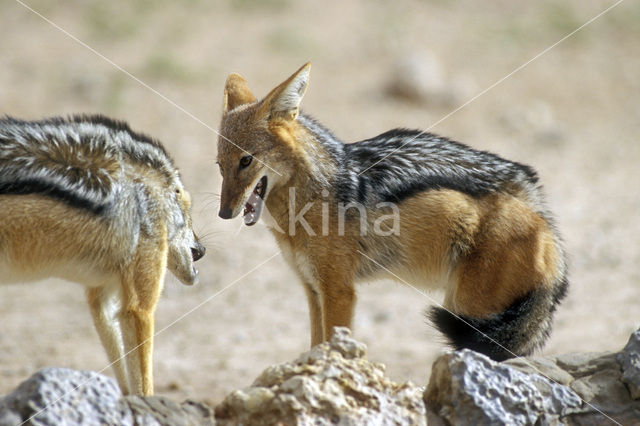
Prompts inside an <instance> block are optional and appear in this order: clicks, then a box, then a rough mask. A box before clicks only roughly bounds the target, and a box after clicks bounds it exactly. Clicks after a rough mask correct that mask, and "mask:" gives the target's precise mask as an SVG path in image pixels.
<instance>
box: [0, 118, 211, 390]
mask: <svg viewBox="0 0 640 426" xmlns="http://www.w3.org/2000/svg"><path fill="white" fill-rule="evenodd" d="M190 209H191V206H190V198H189V194H188V192H187V191H186V190H185V189H184V187H183V185H182V182H181V180H180V176H179V174H178V171H177V169H176V168H175V166H174V164H173V161H172V160H171V158H170V157H169V156H168V155H167V153H166V151H165V150H164V148H163V147H162V145H161V144H160V143H159V142H158V141H156V140H153V139H151V138H149V137H147V136H145V135H142V134H139V133H135V132H133V131H131V129H130V128H129V127H128V125H126V124H125V123H122V122H117V121H113V120H110V119H108V118H105V117H102V116H76V117H73V118H70V119H68V120H65V119H60V118H53V119H49V120H45V121H36V122H27V121H20V120H15V119H12V118H4V119H0V216H1V217H0V281H1V282H26V281H33V280H39V279H42V278H46V277H51V276H54V277H60V278H64V279H67V280H70V281H74V282H78V283H81V284H83V285H85V286H86V287H87V299H88V302H89V306H90V310H91V314H92V316H93V320H94V323H95V326H96V329H97V331H98V334H99V336H100V339H101V341H102V343H103V345H104V347H105V349H106V351H107V355H108V357H109V360H110V362H112V363H113V366H114V369H115V373H116V377H117V379H118V382H119V384H120V387H121V388H122V390H123V392H124V393H135V394H144V395H150V394H152V393H153V375H152V357H151V355H152V349H153V326H154V312H155V307H156V304H157V301H158V297H159V295H160V292H161V290H162V286H163V283H164V275H165V270H166V268H167V267H168V268H169V269H170V270H171V271H172V272H173V273H174V275H176V277H177V278H178V279H180V280H181V281H182V282H183V283H185V284H193V283H194V282H195V281H196V279H197V271H196V270H195V268H194V265H193V262H194V260H197V259H198V258H200V257H201V256H202V255H203V254H204V247H203V246H202V245H201V244H200V243H199V241H198V239H197V237H196V236H195V234H194V233H193V230H192V227H191V213H190ZM44 296H45V295H39V294H32V296H31V297H34V298H39V297H44ZM17 303H19V301H18V302H17ZM125 355H126V357H125Z"/></svg>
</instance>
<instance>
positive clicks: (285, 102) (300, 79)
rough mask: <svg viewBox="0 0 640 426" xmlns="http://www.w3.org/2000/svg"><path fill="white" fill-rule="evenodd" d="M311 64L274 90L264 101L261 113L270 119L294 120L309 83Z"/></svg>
mask: <svg viewBox="0 0 640 426" xmlns="http://www.w3.org/2000/svg"><path fill="white" fill-rule="evenodd" d="M310 70H311V63H310V62H307V63H306V64H304V65H303V66H302V67H301V68H300V69H299V70H298V71H296V72H295V73H293V75H292V76H291V77H289V78H288V79H286V80H285V81H284V82H283V83H282V84H280V85H279V86H278V87H276V88H275V89H273V90H272V91H271V92H270V93H269V94H268V95H267V96H266V97H265V98H264V101H262V105H261V106H260V112H262V113H263V114H265V115H267V117H269V118H274V117H282V118H285V119H288V120H293V119H295V118H296V117H297V116H298V108H299V107H300V102H302V97H303V96H304V92H306V90H307V84H308V83H309V71H310Z"/></svg>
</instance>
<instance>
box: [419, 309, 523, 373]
mask: <svg viewBox="0 0 640 426" xmlns="http://www.w3.org/2000/svg"><path fill="white" fill-rule="evenodd" d="M426 315H427V318H428V319H429V320H430V321H431V322H432V323H433V324H434V326H435V327H436V328H437V329H438V330H439V331H440V332H441V333H442V334H444V336H445V337H446V338H447V340H448V341H449V344H450V345H451V346H453V348H454V349H456V350H461V349H471V350H474V351H476V352H480V353H481V354H484V355H486V356H488V357H489V358H491V359H492V360H494V361H504V360H506V359H509V358H513V357H514V356H516V354H514V353H512V352H511V351H509V349H508V348H506V347H504V346H503V345H502V344H501V343H500V342H498V341H496V340H495V339H494V338H492V337H491V334H492V333H491V330H486V325H487V324H486V323H485V324H483V322H484V321H483V320H479V319H476V318H471V317H468V316H463V315H456V314H454V313H452V312H450V311H448V310H446V309H443V308H439V307H435V306H434V307H432V308H431V309H429V311H428V312H427V314H426Z"/></svg>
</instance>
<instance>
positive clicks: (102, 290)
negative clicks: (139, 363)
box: [86, 287, 131, 395]
mask: <svg viewBox="0 0 640 426" xmlns="http://www.w3.org/2000/svg"><path fill="white" fill-rule="evenodd" d="M86 295H87V301H88V303H89V310H90V312H91V316H92V318H93V323H94V325H95V327H96V331H97V332H98V336H99V337H100V341H101V342H102V346H104V349H105V351H106V352H107V357H108V358H109V362H110V364H111V366H112V367H113V370H114V372H115V375H116V380H118V384H119V385H120V389H121V390H122V393H123V394H125V395H126V394H129V393H130V389H131V388H130V384H129V381H128V379H127V377H128V375H127V369H126V365H125V361H124V353H125V352H124V343H123V341H122V335H121V333H120V325H119V319H118V316H117V312H116V309H119V307H118V304H119V303H120V302H121V301H120V300H114V298H119V295H118V294H117V290H115V289H113V288H112V287H111V288H110V287H92V288H89V289H87V293H86Z"/></svg>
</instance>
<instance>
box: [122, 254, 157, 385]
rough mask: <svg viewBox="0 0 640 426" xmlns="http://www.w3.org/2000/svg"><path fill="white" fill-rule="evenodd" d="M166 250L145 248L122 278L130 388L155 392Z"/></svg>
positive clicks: (124, 330) (124, 332) (123, 329)
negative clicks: (157, 321)
mask: <svg viewBox="0 0 640 426" xmlns="http://www.w3.org/2000/svg"><path fill="white" fill-rule="evenodd" d="M166 259H167V249H166V245H164V246H162V247H158V246H155V247H154V246H151V247H142V248H140V249H139V250H138V255H136V259H135V260H134V262H133V264H132V267H131V268H130V269H129V271H128V273H127V274H126V275H127V276H126V280H125V281H123V288H124V293H125V300H124V303H123V309H122V311H121V312H120V325H121V327H122V335H123V340H124V348H125V353H126V364H127V371H128V373H129V382H130V384H131V386H130V391H131V393H133V394H137V395H153V337H154V314H155V309H156V305H157V303H158V298H159V296H160V292H161V291H162V285H163V283H164V274H165V268H166Z"/></svg>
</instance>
